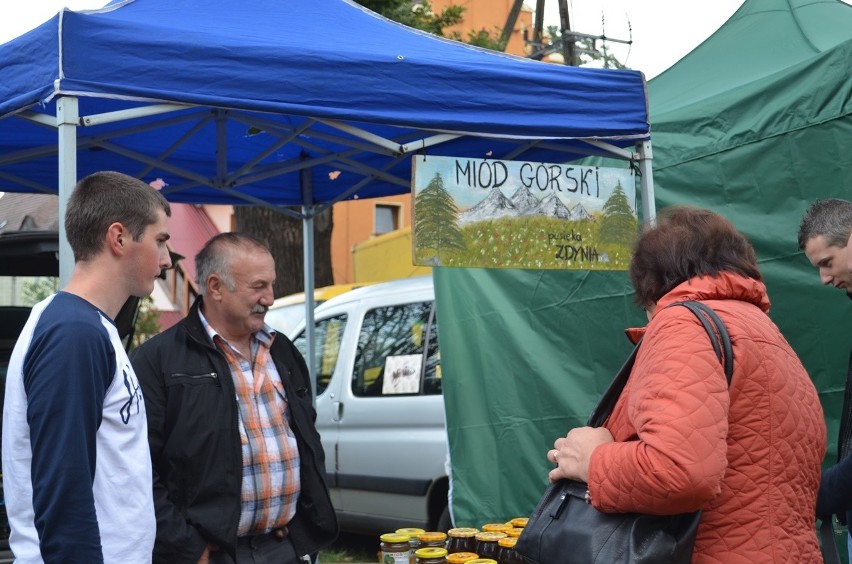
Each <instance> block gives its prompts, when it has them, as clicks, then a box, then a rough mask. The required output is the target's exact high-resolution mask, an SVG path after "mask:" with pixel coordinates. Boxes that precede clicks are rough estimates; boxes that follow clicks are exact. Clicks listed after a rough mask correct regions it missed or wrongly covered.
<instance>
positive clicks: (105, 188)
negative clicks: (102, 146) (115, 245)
mask: <svg viewBox="0 0 852 564" xmlns="http://www.w3.org/2000/svg"><path fill="white" fill-rule="evenodd" d="M159 210H163V211H164V212H165V213H166V215H167V216H171V213H172V211H171V206H169V203H168V202H167V201H166V199H165V198H164V197H163V195H162V194H160V193H159V192H158V191H157V190H155V189H154V188H152V187H151V186H149V185H148V184H145V183H144V182H143V181H141V180H139V179H136V178H133V177H132V176H128V175H126V174H122V173H120V172H112V171H103V172H95V173H94V174H90V175H89V176H87V177H85V178H83V179H82V180H80V182H78V183H77V185H76V186H75V187H74V190H73V191H72V192H71V197H70V198H68V207H67V209H66V211H65V234H66V237H67V238H68V244H69V245H70V246H71V250H73V251H74V261H75V262H80V261H86V260H91V259H92V258H93V257H95V256H96V255H97V254H98V253H100V252H101V250H102V246H103V238H104V234H105V233H106V231H107V229H108V228H109V226H110V225H112V224H113V223H121V224H122V225H123V226H124V227H126V228H127V230H128V231H129V232H130V234H131V236H132V237H133V240H134V241H139V240H140V239H141V238H142V235H143V234H144V233H145V228H146V227H148V226H149V225H151V224H153V223H156V222H157V212H158V211H159Z"/></svg>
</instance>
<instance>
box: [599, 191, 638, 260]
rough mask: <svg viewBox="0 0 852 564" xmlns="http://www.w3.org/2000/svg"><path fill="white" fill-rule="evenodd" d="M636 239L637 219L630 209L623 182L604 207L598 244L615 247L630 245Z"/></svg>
mask: <svg viewBox="0 0 852 564" xmlns="http://www.w3.org/2000/svg"><path fill="white" fill-rule="evenodd" d="M634 237H636V217H635V216H634V215H633V211H632V210H631V209H630V204H629V203H628V201H627V195H626V194H625V193H624V188H622V187H621V182H619V183H618V184H616V186H615V190H613V192H612V196H610V197H609V199H608V200H607V201H606V203H605V204H604V207H603V219H601V230H600V234H599V235H598V242H600V243H603V244H613V245H630V243H631V242H632V241H633V239H634Z"/></svg>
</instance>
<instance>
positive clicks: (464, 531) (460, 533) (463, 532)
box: [447, 527, 479, 538]
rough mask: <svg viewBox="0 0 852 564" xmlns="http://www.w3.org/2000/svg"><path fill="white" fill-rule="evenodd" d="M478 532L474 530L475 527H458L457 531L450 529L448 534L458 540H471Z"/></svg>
mask: <svg viewBox="0 0 852 564" xmlns="http://www.w3.org/2000/svg"><path fill="white" fill-rule="evenodd" d="M478 532H479V529H474V528H473V527H458V528H456V529H450V530H449V531H447V534H448V535H449V536H451V537H456V538H459V537H460V538H471V537H474V536H476V533H478Z"/></svg>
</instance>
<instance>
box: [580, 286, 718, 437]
mask: <svg viewBox="0 0 852 564" xmlns="http://www.w3.org/2000/svg"><path fill="white" fill-rule="evenodd" d="M672 306H683V307H685V308H687V309H688V310H689V311H691V312H692V313H693V314H694V315H695V316H696V317H697V318H698V320H699V321H700V322H701V325H702V326H703V327H704V330H705V331H706V332H707V335H708V336H709V337H710V343H711V344H712V345H713V351H714V352H715V353H716V357H717V358H718V359H719V362H722V363H723V366H724V367H725V378H726V379H727V380H728V386H729V387H730V385H731V378H733V376H734V349H733V347H732V346H731V336H730V334H729V333H728V328H727V327H725V324H724V323H723V322H722V319H721V318H720V317H719V315H718V314H717V313H716V312H715V311H713V308H711V307H709V306H707V305H705V304H703V303H701V302H695V301H685V302H675V303H673V304H671V305H670V306H667V307H672ZM720 342H721V346H720V344H719V343H720ZM641 344H642V339H639V342H638V343H636V346H635V347H633V350H632V351H631V352H630V356H628V357H627V360H625V361H624V364H623V365H622V367H621V369H620V370H619V371H618V374H616V375H615V378H613V380H612V382H611V383H610V385H609V387H607V389H606V391H605V392H604V393H603V395H602V396H601V399H600V401H598V405H597V406H596V407H595V409H594V411H593V412H592V414H591V416H589V422H588V425H589V427H600V426H601V425H603V424H604V422H606V420H607V418H608V417H609V415H610V414H611V413H612V410H613V408H614V407H615V403H616V402H617V401H618V398H619V396H620V395H621V391H622V390H623V389H624V386H625V384H627V378H628V377H629V376H630V371H631V370H633V364H634V363H635V362H636V353H637V352H638V351H639V346H640V345H641Z"/></svg>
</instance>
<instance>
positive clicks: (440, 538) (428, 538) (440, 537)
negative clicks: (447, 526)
mask: <svg viewBox="0 0 852 564" xmlns="http://www.w3.org/2000/svg"><path fill="white" fill-rule="evenodd" d="M417 538H418V539H420V542H444V541H445V540H447V533H442V532H440V531H427V532H425V533H420V534H419V535H417Z"/></svg>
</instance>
